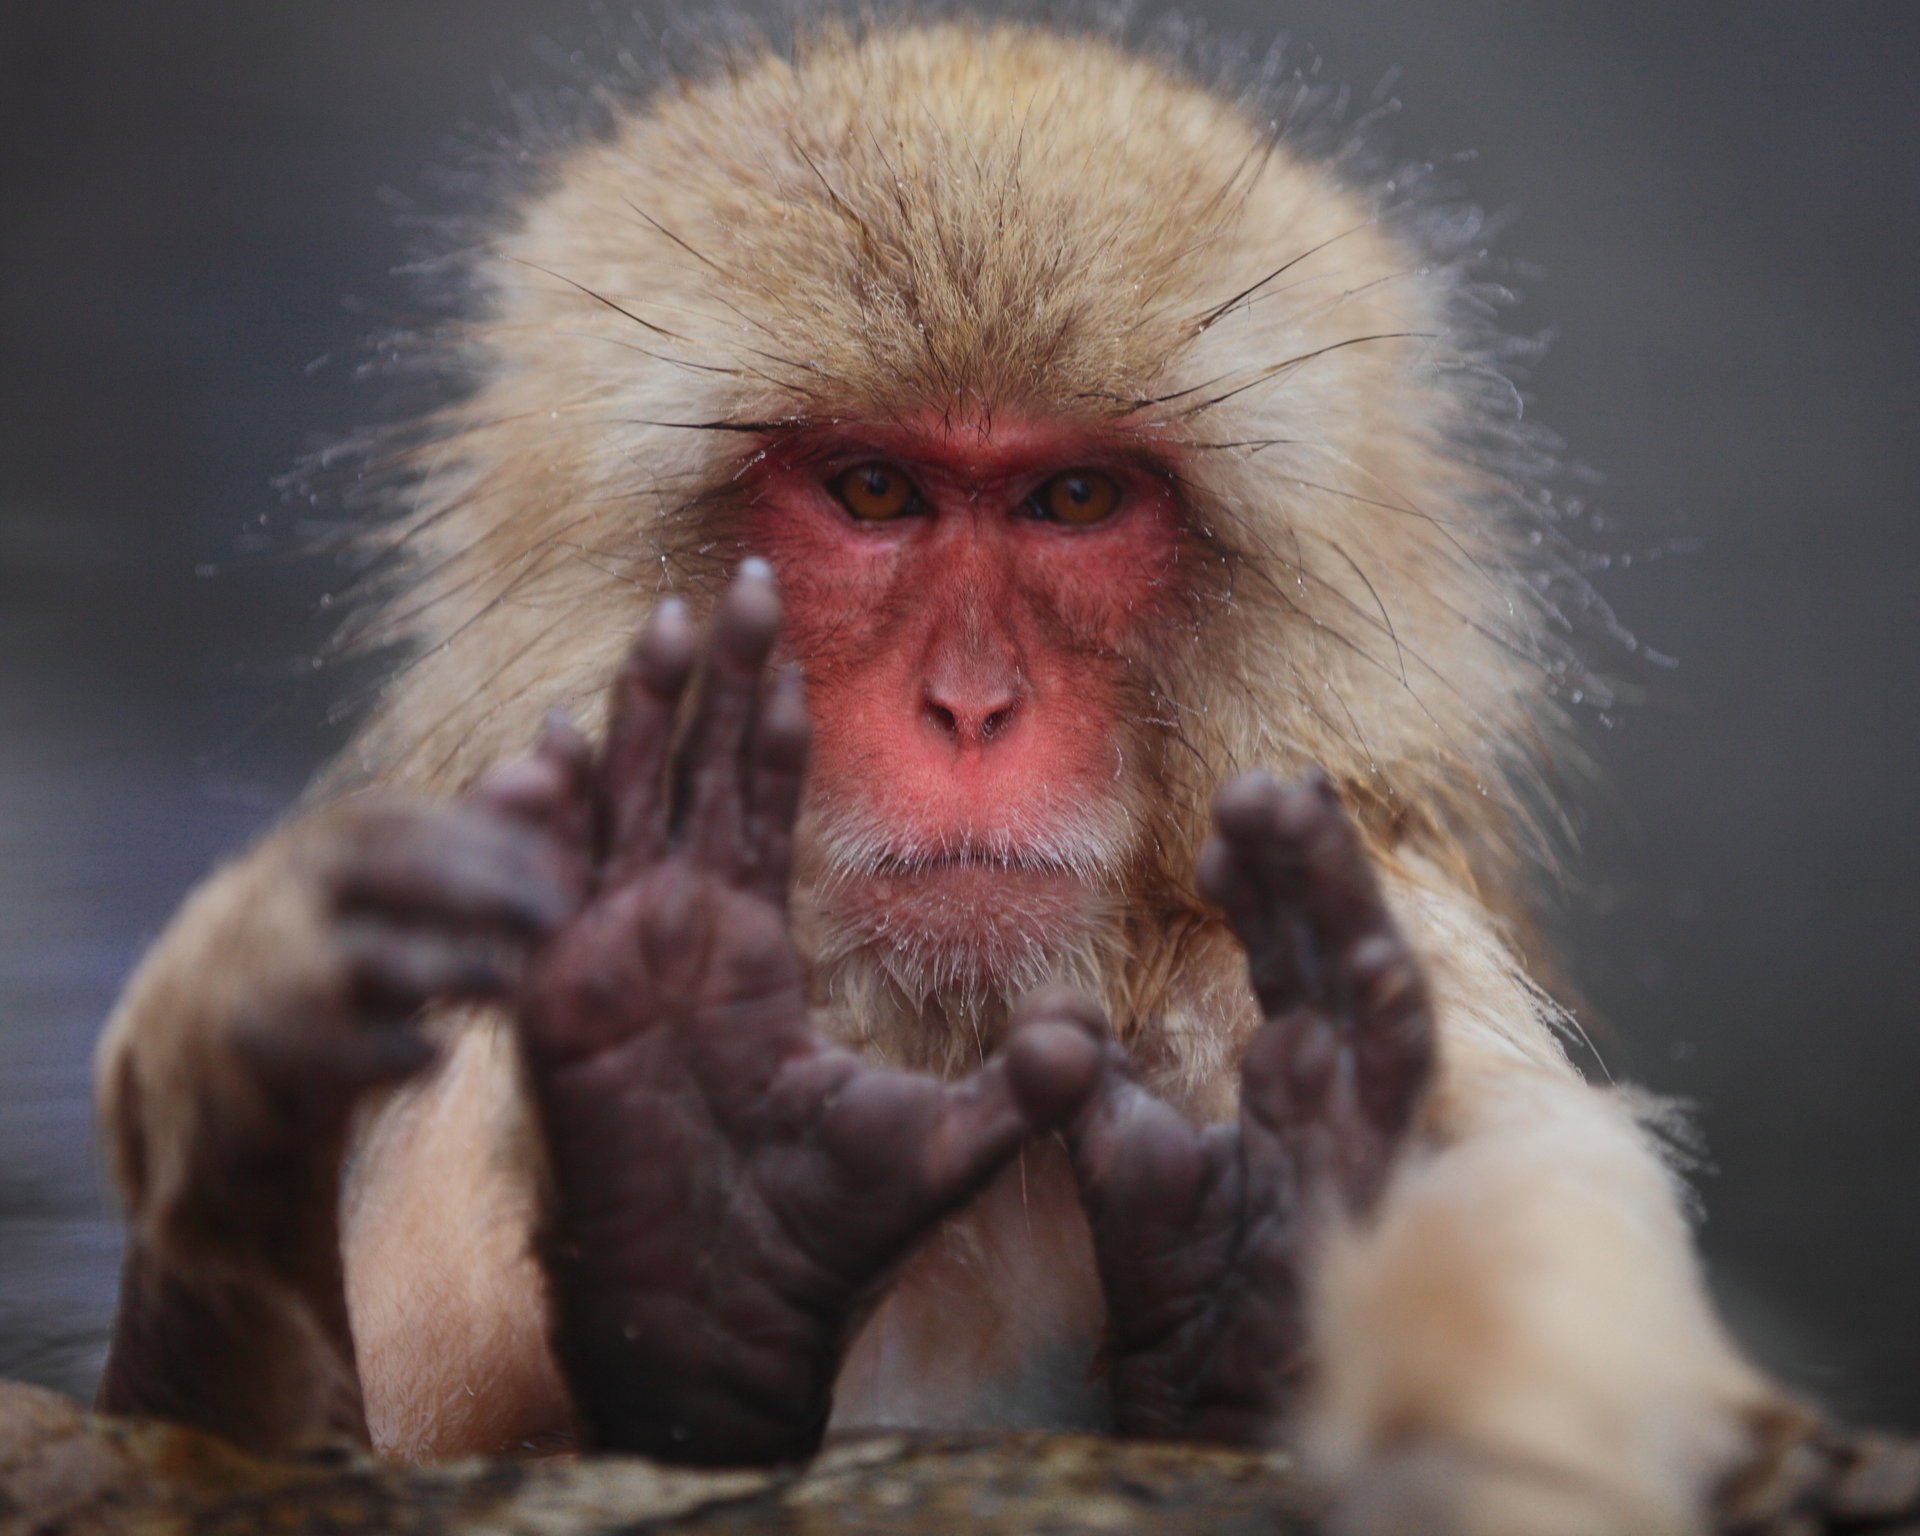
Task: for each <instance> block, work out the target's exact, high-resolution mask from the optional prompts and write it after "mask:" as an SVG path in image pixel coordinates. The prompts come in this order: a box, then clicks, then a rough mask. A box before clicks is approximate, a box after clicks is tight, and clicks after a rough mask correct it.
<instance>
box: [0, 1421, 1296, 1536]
mask: <svg viewBox="0 0 1920 1536" xmlns="http://www.w3.org/2000/svg"><path fill="white" fill-rule="evenodd" d="M1202 1530H1204V1531H1209V1532H1219V1533H1222V1536H1255V1533H1259V1536H1308V1533H1310V1531H1311V1530H1312V1526H1311V1524H1310V1522H1309V1521H1308V1519H1307V1515H1306V1501H1305V1498H1304V1496H1303V1494H1302V1492H1301V1490H1300V1488H1299V1486H1298V1484H1297V1482H1296V1480H1294V1479H1293V1478H1292V1477H1291V1476H1290V1473H1289V1467H1288V1462H1287V1459H1286V1458H1285V1457H1284V1456H1279V1455H1252V1454H1247V1453H1242V1452H1235V1451H1223V1450H1211V1449H1200V1448H1196V1447H1190V1446H1179V1445H1151V1444H1142V1443H1138V1442H1125V1441H1118V1440H1106V1439H1099V1438H1095V1437H1089V1436H1078V1435H1040V1434H991V1435H988V1434H976V1435H912V1436H903V1435H882V1436H873V1437H869V1438H863V1439H859V1440H853V1441H848V1442H846V1443H843V1444H839V1445H836V1446H834V1447H832V1448H830V1449H829V1450H828V1451H826V1452H825V1453H824V1454H823V1455H821V1456H820V1457H818V1458H817V1459H816V1460H815V1461H814V1462H813V1463H812V1464H811V1465H810V1466H808V1467H806V1468H805V1469H803V1470H798V1471H793V1472H782V1473H763V1472H719V1473H714V1472H684V1471H678V1470H674V1469H670V1468H663V1467H658V1466H654V1465H652V1464H651V1463H648V1462H643V1461H637V1460H632V1459H627V1458H621V1457H594V1458H586V1459H582V1460H565V1461H545V1462H539V1461H530V1462H484V1461H467V1462H456V1463H450V1464H447V1465H443V1466H435V1467H428V1468H423V1467H406V1466H397V1465H386V1464H381V1463H376V1462H372V1461H369V1460H367V1459H365V1458H364V1457H361V1456H357V1455H353V1454H351V1453H343V1454H342V1455H340V1456H337V1457H320V1458H309V1459H306V1460H303V1461H299V1462H286V1463H268V1462H262V1461H256V1460H254V1459H253V1458H251V1457H249V1456H246V1455H243V1454H242V1453H241V1452H239V1451H236V1450H234V1449H232V1448H231V1447H229V1446H226V1445H225V1444H223V1443H221V1442H220V1441H217V1440H213V1439H210V1438H209V1437H207V1436H205V1435H200V1434H196V1433H194V1432H193V1431H191V1430H185V1429H177V1428H173V1427H170V1426H166V1425H159V1424H139V1423H133V1422H129V1421H124V1420H116V1419H109V1418H103V1417H98V1416H95V1415H93V1414H88V1413H85V1412H83V1411H82V1410H81V1409H79V1408H78V1407H76V1406H75V1405H74V1404H72V1403H70V1402H68V1401H67V1400H66V1399H64V1398H61V1397H57V1396H55V1395H54V1394H53V1393H50V1392H43V1391H41V1390H39V1389H37V1388H33V1387H21V1386H9V1385H4V1384H0V1531H5V1532H6V1533H7V1536H16V1533H18V1536H94V1533H99V1536H109V1533H111V1536H122V1533H127V1532H134V1531H138V1532H153V1533H156V1536H158V1533H169V1536H171V1533H179V1536H216V1533H218V1536H269V1533H271V1536H322V1533H329V1536H330V1533H334V1532H342V1533H344V1532H367V1531H381V1532H392V1533H395V1536H429V1533H431V1536H601V1533H608V1536H611V1533H613V1532H616V1531H618V1532H622V1533H637V1532H646V1533H648V1536H656V1533H657V1536H671V1533H675V1532H689V1533H690V1532H694V1531H698V1532H701V1533H702V1536H736V1533H737V1536H748V1533H755V1536H766V1533H781V1536H813V1533H820V1536H825V1533H828V1532H834V1533H842V1536H894V1533H899V1536H907V1533H916V1536H952V1533H955V1532H960V1531H966V1532H969V1533H975V1532H977V1533H983V1536H992V1533H995V1532H1006V1533H1008V1536H1015V1533H1018V1536H1028V1533H1050V1536H1051V1533H1058V1536H1069V1533H1081V1532H1086V1533H1094V1532H1108V1531H1112V1532H1126V1533H1128V1536H1156V1533H1166V1536H1174V1533H1176V1532H1178V1533H1183V1536H1184V1533H1190V1532H1194V1531H1202Z"/></svg>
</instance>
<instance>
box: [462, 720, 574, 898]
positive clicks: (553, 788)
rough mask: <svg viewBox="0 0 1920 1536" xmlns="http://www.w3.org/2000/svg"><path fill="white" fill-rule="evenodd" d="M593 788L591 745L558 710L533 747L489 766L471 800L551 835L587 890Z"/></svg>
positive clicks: (496, 813)
mask: <svg viewBox="0 0 1920 1536" xmlns="http://www.w3.org/2000/svg"><path fill="white" fill-rule="evenodd" d="M593 789H594V785H593V745H592V743H590V742H589V741H588V740H587V738H586V737H585V736H584V735H582V734H581V732H580V730H579V729H578V727H576V726H575V725H574V724H573V722H572V721H571V720H569V719H568V718H567V717H566V715H565V714H563V713H561V712H560V711H559V710H555V711H554V712H553V713H552V714H550V715H548V716H547V719H546V723H545V724H544V725H543V726H542V727H541V731H540V739H539V741H538V742H537V743H536V744H535V746H534V749H533V751H531V752H529V753H527V754H526V755H525V756H524V757H517V758H514V759H513V760H512V761H510V762H507V763H503V764H502V765H501V766H499V767H498V768H495V769H493V770H492V771H491V772H489V773H488V774H487V775H486V777H484V778H483V779H481V781H480V782H479V783H478V784H476V785H475V786H474V787H473V789H472V791H471V792H470V793H469V794H468V796H467V803H468V804H470V805H475V806H478V807H480V808H481V809H483V810H487V811H491V812H493V813H494V814H495V815H498V816H504V817H506V818H507V819H509V820H511V821H517V822H520V823H521V824H523V825H525V826H528V827H532V828H533V829H534V830H535V831H538V832H544V833H545V834H546V835H547V836H549V837H551V838H552V839H553V840H554V842H555V844H556V845H557V846H558V847H559V848H560V849H561V850H562V851H563V852H564V854H565V856H566V859H567V862H568V864H569V866H570V867H571V868H572V870H573V871H574V872H575V874H576V877H577V879H578V881H579V884H580V887H581V889H582V891H583V892H584V889H585V885H586V876H587V870H588V866H589V864H590V861H591V859H592V854H593V815H594V806H593Z"/></svg>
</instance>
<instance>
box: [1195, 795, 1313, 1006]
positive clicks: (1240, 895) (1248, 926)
mask: <svg viewBox="0 0 1920 1536" xmlns="http://www.w3.org/2000/svg"><path fill="white" fill-rule="evenodd" d="M1258 859H1259V855H1258V853H1257V852H1256V851H1255V850H1253V849H1251V848H1249V847H1248V846H1247V843H1246V841H1245V839H1244V838H1235V837H1230V836H1229V835H1228V834H1227V833H1226V832H1225V831H1224V830H1223V831H1222V833H1221V835H1220V836H1218V837H1213V838H1209V839H1208V840H1207V845H1206V847H1204V848H1203V849H1201V851H1200V859H1199V862H1198V863H1197V864H1196V866H1195V868H1194V883H1195V884H1196V885H1197V886H1198V887H1199V888H1200V894H1201V895H1203V896H1205V897H1206V898H1207V900H1209V901H1211V902H1212V903H1213V904H1214V905H1215V906H1217V907H1219V908H1220V910H1221V911H1222V912H1223V913H1225V914H1226V919H1227V925H1228V926H1229V927H1230V928H1232V929H1233V933H1234V937H1235V938H1237V939H1238V940H1239V941H1240V947H1241V948H1242V949H1243V950H1244V951H1245V952H1246V956H1247V976H1248V980H1249V981H1250V982H1251V983H1252V986H1253V992H1254V996H1255V997H1257V998H1258V999H1259V1000H1260V1011H1261V1014H1262V1016H1263V1017H1266V1018H1269V1019H1273V1018H1278V1017H1279V1016H1280V1015H1281V1014H1283V1013H1286V1012H1287V1011H1288V1010H1289V1009H1292V1008H1296V1007H1298V1006H1299V1005H1300V1003H1301V1002H1302V1001H1303V1000H1304V999H1305V998H1306V997H1307V994H1308V987H1309V983H1310V970H1311V968H1310V965H1309V960H1308V955H1307V949H1306V939H1307V930H1306V926H1305V918H1304V915H1303V913H1302V911H1301V908H1300V905H1299V902H1298V900H1297V899H1296V898H1295V893H1294V892H1291V891H1287V890H1284V889H1276V888H1275V887H1274V885H1273V883H1272V882H1271V881H1267V880H1264V879H1263V878H1262V877H1261V876H1260V874H1259V872H1258V869H1257V863H1258Z"/></svg>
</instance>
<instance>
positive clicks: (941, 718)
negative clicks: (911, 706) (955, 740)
mask: <svg viewBox="0 0 1920 1536" xmlns="http://www.w3.org/2000/svg"><path fill="white" fill-rule="evenodd" d="M920 709H921V713H922V714H924V715H925V716H926V717H927V719H928V721H930V722H931V723H932V725H933V726H934V728H935V729H936V730H938V731H939V732H940V734H941V735H943V736H953V737H958V736H959V734H960V722H959V720H958V719H957V718H956V717H955V716H954V713H953V711H952V710H950V709H948V708H947V706H946V705H944V704H942V703H941V702H940V701H939V700H938V699H923V700H921V702H920Z"/></svg>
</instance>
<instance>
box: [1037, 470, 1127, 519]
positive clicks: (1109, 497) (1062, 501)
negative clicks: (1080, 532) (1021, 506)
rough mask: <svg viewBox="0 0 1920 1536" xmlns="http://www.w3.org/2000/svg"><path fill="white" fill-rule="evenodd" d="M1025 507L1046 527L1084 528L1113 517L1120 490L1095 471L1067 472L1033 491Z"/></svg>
mask: <svg viewBox="0 0 1920 1536" xmlns="http://www.w3.org/2000/svg"><path fill="white" fill-rule="evenodd" d="M1029 505H1030V506H1031V507H1032V508H1033V515H1034V516H1036V517H1040V518H1044V519H1045V520H1046V521H1048V522H1050V523H1068V524H1071V525H1072V526H1073V527H1076V528H1084V527H1086V526H1087V524H1089V523H1097V522H1100V521H1101V520H1102V519H1103V518H1108V517H1111V516H1113V512H1114V509H1115V508H1116V507H1118V506H1119V505H1120V486H1119V484H1118V483H1117V482H1116V481H1115V480H1114V478H1113V476H1111V475H1103V474H1101V473H1100V471H1099V470H1097V469H1069V470H1067V471H1066V472H1065V473H1064V474H1058V475H1055V476H1054V477H1053V478H1052V479H1051V480H1049V481H1048V482H1047V483H1046V484H1045V485H1043V486H1041V487H1040V489H1039V490H1037V491H1035V492H1034V493H1033V499H1032V501H1031V502H1030V503H1029Z"/></svg>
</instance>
